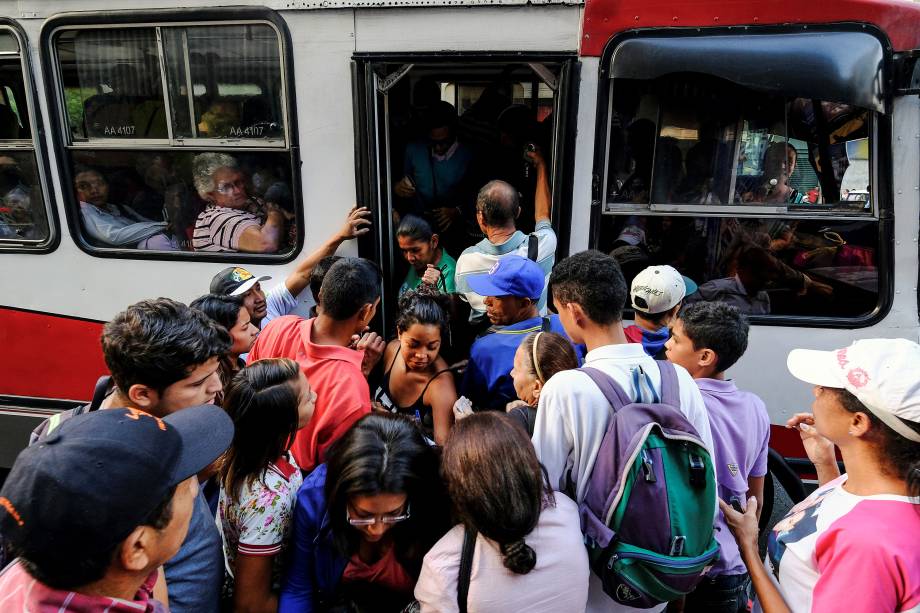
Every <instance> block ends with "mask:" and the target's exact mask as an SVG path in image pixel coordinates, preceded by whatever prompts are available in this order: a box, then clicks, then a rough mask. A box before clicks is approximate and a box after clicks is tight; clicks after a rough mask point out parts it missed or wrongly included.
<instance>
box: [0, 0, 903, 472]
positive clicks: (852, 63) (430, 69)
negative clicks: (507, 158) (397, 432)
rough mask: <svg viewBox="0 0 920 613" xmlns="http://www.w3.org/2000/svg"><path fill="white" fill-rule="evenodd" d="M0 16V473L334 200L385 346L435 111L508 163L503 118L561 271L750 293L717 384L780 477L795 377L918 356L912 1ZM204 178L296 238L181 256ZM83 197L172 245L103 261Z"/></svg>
mask: <svg viewBox="0 0 920 613" xmlns="http://www.w3.org/2000/svg"><path fill="white" fill-rule="evenodd" d="M0 4H2V6H3V7H4V8H5V9H6V10H4V11H3V14H5V15H9V16H10V17H8V18H5V19H2V20H0V195H2V196H0V200H2V206H0V265H2V271H3V272H2V274H0V345H2V347H3V351H2V354H0V466H9V465H10V464H11V462H12V460H13V458H14V457H15V454H16V453H17V452H18V450H19V449H20V448H21V447H22V446H23V445H24V444H25V442H26V440H27V434H28V432H29V431H30V429H31V428H32V427H33V426H34V425H35V423H36V422H37V420H39V419H42V418H44V417H46V416H47V415H48V414H50V413H52V412H54V411H56V410H60V409H61V408H62V407H65V406H68V405H70V404H72V403H73V402H78V401H84V400H85V399H86V398H87V397H88V396H89V395H90V393H91V392H90V390H91V389H92V385H93V382H94V381H95V380H96V377H97V376H99V375H100V374H102V373H104V372H105V366H104V364H103V361H102V358H101V353H100V349H99V342H98V341H99V335H100V331H101V327H102V323H103V322H104V321H105V320H107V319H108V318H109V317H111V316H112V315H113V314H114V313H116V312H118V311H119V310H121V309H123V308H124V307H125V306H126V305H128V304H130V303H132V302H135V301H137V300H139V299H142V298H147V297H156V296H170V297H175V298H177V299H180V300H185V301H188V300H191V299H192V298H194V297H196V296H198V295H200V294H202V293H204V292H205V291H206V290H207V287H208V283H209V280H210V278H211V276H212V275H213V274H214V273H215V272H216V271H217V270H219V269H220V268H222V267H223V266H226V265H228V264H235V263H240V264H243V265H245V266H247V267H248V268H250V269H251V270H253V271H256V272H258V273H260V274H269V275H272V276H273V277H274V278H275V279H276V280H278V281H280V280H281V279H282V278H283V277H284V275H285V274H286V272H288V271H290V270H291V269H292V267H293V265H294V264H293V263H294V262H295V261H296V259H297V258H298V257H301V256H302V254H303V253H305V252H309V251H310V250H311V248H312V247H314V246H315V245H317V244H319V243H320V242H321V241H322V240H323V238H324V237H325V236H327V235H328V234H329V233H331V232H332V231H333V229H335V228H336V227H338V225H339V223H340V221H341V219H343V217H344V215H345V213H346V212H347V210H348V209H349V208H350V207H351V206H352V203H354V202H361V203H363V204H365V205H367V206H369V207H371V208H372V209H373V212H374V220H375V225H374V228H375V231H374V233H372V235H370V236H369V237H367V239H366V240H364V241H363V242H362V243H361V244H359V245H358V246H357V251H358V252H359V253H360V254H362V255H364V256H366V257H371V258H373V259H375V260H376V261H377V262H379V263H380V265H381V266H382V268H383V270H384V271H385V273H386V277H387V284H388V286H387V288H386V289H387V292H386V294H385V296H386V297H385V299H384V303H383V313H384V321H391V320H392V315H393V313H392V311H393V309H394V301H393V300H392V297H393V291H394V290H395V288H396V287H398V285H399V281H400V279H399V274H400V273H399V267H400V265H401V261H400V258H399V255H398V251H397V250H395V249H394V241H393V230H394V228H393V222H392V219H393V218H392V215H391V212H392V210H393V208H394V207H395V206H396V205H397V203H396V199H395V196H394V190H393V186H394V184H395V182H396V181H398V180H399V179H400V177H401V172H402V171H401V169H402V163H403V149H404V148H405V145H406V143H407V142H409V141H410V140H411V139H412V138H413V135H414V132H413V130H414V125H415V124H414V122H415V119H416V114H417V111H418V106H419V104H420V99H419V98H420V95H418V93H419V92H424V91H426V90H427V91H431V90H432V87H433V86H435V87H434V90H435V91H436V92H439V93H440V98H441V99H442V100H447V101H449V102H451V103H452V104H453V105H454V106H455V107H456V109H457V112H458V113H459V114H460V132H461V136H464V135H465V136H466V137H469V138H471V139H472V140H476V139H479V141H481V142H480V144H484V145H486V146H489V145H490V144H492V145H495V146H498V145H497V144H496V143H500V142H503V141H502V139H500V138H499V137H498V130H499V128H498V127H497V124H498V119H499V117H498V111H500V110H502V106H507V105H517V106H518V107H521V108H524V109H526V110H527V112H528V113H529V115H530V120H531V122H532V127H533V129H534V130H535V133H536V134H537V136H535V137H534V138H535V139H537V138H538V139H539V141H540V143H541V146H542V147H543V149H544V151H545V152H546V154H547V157H548V158H549V159H550V160H551V168H552V172H551V176H552V194H553V225H554V227H555V228H556V230H557V233H558V235H559V239H560V240H559V253H558V255H557V258H561V257H563V256H564V255H566V254H568V253H574V252H577V251H580V250H583V249H588V248H596V249H601V250H603V251H605V252H610V253H613V254H614V256H615V257H617V258H618V259H619V260H620V262H621V264H622V265H623V268H624V271H625V272H627V275H629V274H632V272H633V271H634V270H635V269H636V268H638V267H641V266H644V265H646V264H648V263H670V264H673V265H675V266H676V267H678V268H679V269H680V270H681V271H682V272H683V273H684V274H685V275H687V276H689V277H691V278H693V279H694V280H696V281H697V282H698V283H699V284H701V285H704V287H705V283H706V282H707V281H712V280H717V279H723V280H724V279H731V278H733V275H736V274H737V275H747V277H753V278H754V282H758V283H761V284H762V285H763V291H764V292H765V294H764V295H765V296H767V297H768V298H769V299H768V300H766V299H761V300H760V301H759V303H758V305H757V306H756V308H755V309H754V311H755V312H754V313H753V314H752V315H751V322H752V332H751V338H750V346H749V349H748V351H747V354H746V355H745V357H744V358H743V359H742V360H741V361H740V362H739V363H738V364H737V365H736V366H735V367H733V368H732V369H731V376H733V377H734V378H735V379H736V380H737V381H738V382H739V385H740V386H741V387H744V388H747V389H750V390H752V391H755V392H756V393H758V394H759V395H761V396H762V397H763V398H764V400H765V401H766V403H767V406H768V407H769V410H770V413H771V416H772V420H773V423H774V430H773V438H772V445H773V447H774V448H775V450H776V451H778V452H779V454H780V455H782V456H784V457H786V458H787V459H790V460H792V464H793V466H795V460H796V459H797V458H801V457H802V456H803V453H802V450H801V446H800V444H799V443H798V438H797V435H795V433H789V432H787V431H785V430H784V429H782V428H781V427H780V424H782V423H783V422H784V421H785V420H786V418H787V417H788V416H789V415H790V414H792V413H794V412H796V411H799V410H802V409H803V408H804V407H807V406H808V405H809V403H810V400H809V394H808V390H807V389H806V388H805V386H802V385H800V384H798V383H796V382H794V381H793V379H792V378H791V376H790V375H789V374H788V373H787V372H786V370H785V367H784V363H785V356H786V354H787V352H788V351H789V350H790V349H792V348H794V347H799V346H803V345H805V346H810V347H822V348H832V347H837V346H842V345H846V344H849V343H850V342H851V341H852V340H854V339H855V338H860V337H878V336H881V337H897V336H904V337H908V338H911V339H916V338H917V336H918V292H917V287H918V286H917V280H918V242H917V241H918V225H920V191H918V174H920V172H918V171H920V101H918V93H920V66H918V65H917V62H916V60H917V57H918V55H920V28H917V27H916V24H917V23H918V21H920V5H916V4H913V3H910V2H882V1H878V0H838V1H837V2H833V3H823V4H821V3H804V4H803V3H797V2H790V1H785V0H783V1H775V2H760V3H758V2H749V3H738V2H730V1H727V0H725V1H720V0H714V1H711V2H676V1H672V0H667V1H663V2H654V3H649V2H642V1H639V0H623V1H614V0H585V1H584V2H578V1H558V0H542V1H540V2H525V1H522V0H386V1H383V0H379V1H378V0H322V1H320V0H317V1H313V0H303V1H290V0H284V1H272V0H266V2H265V4H267V6H263V5H260V4H256V3H252V2H247V1H245V0H244V1H241V2H237V3H236V6H232V7H230V6H228V7H215V6H213V4H214V3H208V6H199V7H191V8H190V7H189V6H188V4H189V3H188V2H178V1H176V0H161V1H159V2H157V3H156V7H157V8H156V9H153V10H151V9H149V8H147V7H145V6H142V3H136V2H130V1H128V0H115V1H113V0H106V1H103V0H84V2H81V3H80V5H79V8H80V11H79V12H68V13H61V14H58V13H56V12H55V9H52V8H51V5H52V4H53V3H48V2H44V1H18V2H12V1H3V2H0ZM193 4H194V1H193ZM505 144H507V143H505ZM777 147H781V148H782V149H781V150H782V152H783V155H781V156H780V158H781V159H782V163H781V165H785V166H784V167H785V168H786V169H787V170H788V171H789V172H788V173H787V175H788V176H785V175H784V176H783V177H779V179H780V180H779V181H777V177H778V173H777V172H775V166H776V161H775V160H776V155H775V151H776V150H777ZM208 152H211V153H227V154H230V155H232V156H234V158H235V159H236V160H237V161H238V162H239V165H240V168H241V169H242V170H243V171H244V173H245V175H246V177H247V178H248V181H247V185H246V189H247V190H248V191H249V192H251V194H252V195H254V196H260V197H263V198H266V197H270V198H272V199H273V200H276V201H279V202H283V205H284V206H285V207H287V208H288V210H289V211H290V213H292V216H293V221H292V223H291V232H290V235H289V236H288V240H287V242H286V243H285V244H284V245H283V246H282V247H280V248H279V250H278V252H277V253H271V254H245V253H226V252H224V253H206V252H196V251H193V250H191V249H190V246H189V242H190V241H189V239H190V236H191V227H192V225H193V223H194V218H195V215H196V214H197V212H198V211H199V210H200V207H201V206H202V203H201V202H200V200H198V198H197V191H196V188H195V177H194V176H193V166H194V163H193V161H194V159H195V156H197V155H199V154H201V153H208ZM771 152H773V153H771ZM511 154H513V155H519V154H520V152H519V151H518V152H515V151H513V150H512V151H511ZM771 156H772V157H771ZM771 159H772V160H773V161H772V162H771ZM101 191H104V192H105V193H104V194H103V195H100V192H101ZM87 194H91V195H90V196H88V195H87ZM92 194H94V195H92ZM91 197H95V198H97V199H100V198H101V199H102V200H103V202H102V204H103V205H117V206H118V207H123V210H124V207H130V208H131V209H132V210H133V211H135V212H136V213H138V214H139V215H141V216H143V217H146V218H148V219H152V220H154V221H163V222H165V223H163V224H162V226H164V227H165V228H166V230H165V232H166V233H167V234H168V235H169V243H168V246H163V245H161V246H160V247H154V248H149V247H150V244H149V243H144V246H146V247H148V248H139V247H140V246H141V243H142V242H143V241H137V240H136V239H137V237H134V238H131V239H126V240H122V241H121V242H120V243H118V242H115V241H109V242H106V241H102V240H100V238H99V236H98V235H97V234H94V233H93V232H92V231H91V228H90V227H89V225H88V221H87V219H86V218H85V217H84V215H83V214H82V213H81V210H82V207H85V206H87V203H86V200H88V199H90V198H91ZM739 237H740V239H743V241H747V242H749V243H754V244H755V246H756V247H757V249H759V251H758V252H757V253H758V254H760V260H757V258H753V260H754V261H759V264H757V265H756V266H754V268H753V269H751V265H750V260H751V259H752V258H747V260H748V262H747V264H745V266H747V267H748V268H747V269H745V270H739V268H740V267H741V265H740V264H739V258H737V257H736V258H734V259H733V256H732V254H733V252H734V250H735V247H737V243H738V240H739ZM145 238H146V237H145ZM764 254H766V256H764ZM454 255H456V254H454ZM735 255H737V253H735ZM307 293H309V292H307ZM761 298H762V296H761ZM301 299H302V303H303V304H302V308H303V309H306V307H307V305H308V302H309V300H310V297H309V296H302V297H301ZM777 470H780V469H779V468H777Z"/></svg>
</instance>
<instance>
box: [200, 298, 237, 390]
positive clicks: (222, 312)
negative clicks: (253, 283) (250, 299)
mask: <svg viewBox="0 0 920 613" xmlns="http://www.w3.org/2000/svg"><path fill="white" fill-rule="evenodd" d="M189 306H190V307H191V308H193V309H197V310H198V311H201V312H202V313H204V314H205V315H207V316H208V318H209V319H210V320H211V321H213V322H214V323H216V324H218V325H220V326H223V327H224V329H225V330H226V331H227V333H228V334H229V333H230V330H231V329H232V328H233V326H235V325H236V321H237V319H239V317H240V309H241V308H243V299H242V298H240V297H239V296H225V295H223V294H205V295H204V296H201V297H199V298H195V299H194V300H192V302H191V303H190V304H189ZM230 342H231V343H232V342H233V337H232V336H231V337H230ZM218 364H219V368H218V373H217V374H218V375H219V376H220V382H221V383H222V384H223V391H222V392H221V393H220V394H219V395H218V397H217V399H216V400H215V402H216V403H217V404H219V405H221V406H223V403H224V396H225V395H226V394H227V387H228V386H229V385H230V381H231V380H232V379H233V374H234V373H235V372H236V371H237V370H238V368H239V367H238V366H236V365H235V364H233V363H232V362H231V361H230V354H228V353H224V354H222V355H221V356H220V357H219V359H218Z"/></svg>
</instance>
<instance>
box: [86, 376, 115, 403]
mask: <svg viewBox="0 0 920 613" xmlns="http://www.w3.org/2000/svg"><path fill="white" fill-rule="evenodd" d="M111 383H112V377H110V376H109V375H102V376H101V377H99V379H98V380H97V381H96V387H95V388H93V399H92V400H91V401H90V403H89V407H88V408H87V411H98V410H99V407H100V406H102V401H103V400H105V398H106V396H108V395H109V393H110V392H111Z"/></svg>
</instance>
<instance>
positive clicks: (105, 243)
mask: <svg viewBox="0 0 920 613" xmlns="http://www.w3.org/2000/svg"><path fill="white" fill-rule="evenodd" d="M74 189H75V190H76V192H77V198H78V200H79V201H80V220H81V221H82V225H83V229H84V231H85V236H86V238H87V239H89V242H90V243H91V244H93V245H94V246H97V247H130V248H135V249H156V250H167V251H169V250H174V249H178V245H175V244H174V243H173V242H172V241H171V240H170V238H169V237H168V236H166V234H165V231H166V226H167V224H166V223H165V222H162V221H152V220H150V219H147V218H146V217H144V216H142V215H141V214H139V213H138V212H137V211H135V210H134V209H132V208H131V207H130V206H127V205H116V204H113V203H111V202H109V183H108V181H107V180H106V178H105V177H104V176H103V175H102V173H100V172H99V171H98V170H95V169H93V168H79V167H78V168H77V169H76V174H75V177H74Z"/></svg>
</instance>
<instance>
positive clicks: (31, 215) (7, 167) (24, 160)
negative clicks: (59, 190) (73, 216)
mask: <svg viewBox="0 0 920 613" xmlns="http://www.w3.org/2000/svg"><path fill="white" fill-rule="evenodd" d="M47 238H48V216H47V214H46V212H45V204H44V198H43V197H42V189H41V183H40V182H39V178H38V168H37V163H36V160H35V154H34V153H33V152H32V151H17V150H5V151H4V150H0V239H7V240H22V239H25V240H30V241H31V240H37V241H42V240H45V239H47Z"/></svg>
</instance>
